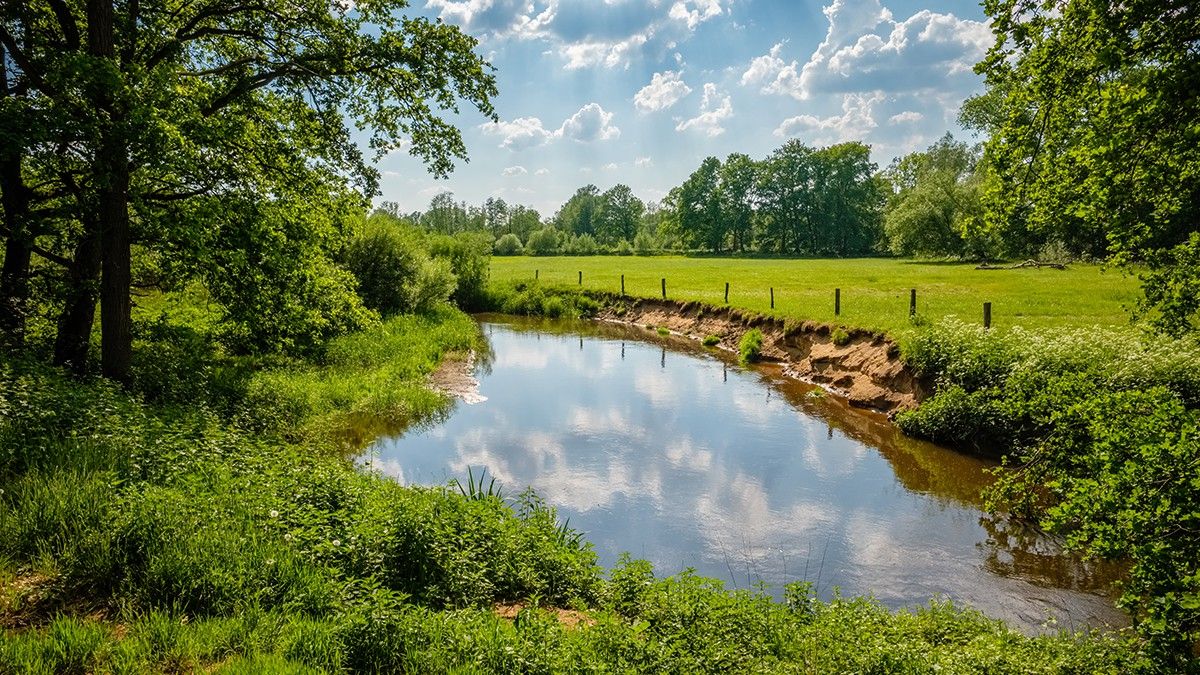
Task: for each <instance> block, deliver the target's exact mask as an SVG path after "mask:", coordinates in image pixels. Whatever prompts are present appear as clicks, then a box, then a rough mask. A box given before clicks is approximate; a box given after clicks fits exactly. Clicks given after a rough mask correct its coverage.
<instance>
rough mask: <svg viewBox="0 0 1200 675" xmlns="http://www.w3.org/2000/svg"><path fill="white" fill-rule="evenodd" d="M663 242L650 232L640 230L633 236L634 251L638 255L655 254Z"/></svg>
mask: <svg viewBox="0 0 1200 675" xmlns="http://www.w3.org/2000/svg"><path fill="white" fill-rule="evenodd" d="M661 247H662V244H661V243H660V242H659V241H658V240H657V239H655V238H654V236H653V235H651V234H650V233H648V232H638V233H637V234H635V235H634V236H633V251H634V253H636V254H638V255H654V254H655V253H657V252H658V250H659V249H660V248H661Z"/></svg>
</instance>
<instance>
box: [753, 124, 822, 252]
mask: <svg viewBox="0 0 1200 675" xmlns="http://www.w3.org/2000/svg"><path fill="white" fill-rule="evenodd" d="M813 153H814V150H813V149H812V148H810V147H808V146H807V145H805V144H804V143H802V142H801V141H798V140H791V141H788V142H787V143H785V144H784V145H783V146H782V147H780V148H779V149H777V150H776V151H775V152H773V153H771V156H770V157H768V158H767V159H766V160H765V161H764V162H763V164H762V168H761V171H760V172H759V180H758V187H757V190H758V194H759V200H760V207H759V221H760V223H761V231H760V234H759V238H760V241H761V242H762V245H763V248H764V250H769V251H774V252H775V253H799V252H801V251H803V250H805V247H806V244H807V242H811V241H812V240H813V239H814V238H815V227H814V224H813V214H814V211H815V207H816V205H815V203H814V189H815V185H816V183H815V170H814V160H813Z"/></svg>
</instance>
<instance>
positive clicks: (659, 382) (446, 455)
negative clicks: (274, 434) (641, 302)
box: [363, 317, 1124, 631]
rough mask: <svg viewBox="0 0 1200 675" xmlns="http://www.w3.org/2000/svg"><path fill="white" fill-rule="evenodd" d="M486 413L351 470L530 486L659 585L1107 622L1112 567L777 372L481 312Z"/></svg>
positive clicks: (1113, 617) (953, 468) (690, 347)
mask: <svg viewBox="0 0 1200 675" xmlns="http://www.w3.org/2000/svg"><path fill="white" fill-rule="evenodd" d="M482 330H483V331H484V334H485V335H486V336H487V339H488V342H489V343H490V345H491V354H488V355H485V356H484V357H482V358H480V360H479V362H478V364H477V368H476V371H477V372H476V376H477V377H478V379H479V383H480V391H479V394H480V395H481V396H482V397H484V398H485V399H486V400H483V401H482V402H479V403H475V404H473V405H465V404H461V403H460V404H458V405H457V406H456V407H455V409H454V410H453V411H452V412H451V414H450V415H449V416H448V418H447V419H446V420H445V421H444V422H441V423H439V424H437V425H434V426H429V427H426V428H422V429H413V430H410V431H409V432H407V433H405V434H403V435H400V436H395V437H386V438H381V439H379V440H377V441H376V442H375V443H374V444H373V445H372V446H371V447H370V449H369V451H368V453H367V455H366V456H364V458H363V461H364V462H369V463H371V464H372V465H373V466H374V467H375V468H377V469H379V470H381V471H383V472H385V473H387V474H390V475H392V476H394V477H395V478H396V479H397V480H400V481H402V482H405V483H415V484H438V483H445V482H446V481H448V480H449V479H451V478H455V477H465V476H466V474H467V470H468V468H471V469H472V470H473V471H474V473H475V474H476V475H478V473H479V471H480V470H481V469H486V470H487V472H488V474H489V475H491V476H495V477H496V478H497V479H498V480H497V482H498V483H500V484H502V485H503V487H504V489H505V492H506V494H508V495H515V494H516V493H517V492H519V491H520V490H522V489H524V488H525V487H527V486H529V487H532V488H533V489H534V490H536V491H537V492H538V494H540V495H541V496H543V497H544V498H545V499H546V500H547V501H548V502H549V503H551V504H552V505H554V506H556V507H557V508H558V511H559V515H560V517H562V518H570V524H571V526H572V527H574V528H576V529H579V530H582V531H583V532H585V533H586V535H587V539H588V540H589V541H591V542H592V543H593V544H594V546H595V549H596V552H597V553H598V555H599V558H600V562H601V563H602V564H605V565H611V564H612V563H613V562H615V561H616V560H617V558H618V557H619V556H620V554H621V553H622V552H625V551H628V552H630V553H631V554H632V555H633V556H634V557H641V558H646V559H648V560H650V561H652V562H653V563H654V564H655V567H656V569H657V570H658V572H659V573H660V574H670V573H674V572H678V571H680V570H683V569H685V568H695V570H696V571H697V572H698V573H700V574H703V575H706V576H712V577H717V578H721V579H724V580H725V582H726V584H727V586H729V587H739V588H747V587H752V586H753V585H754V584H756V583H758V582H765V583H766V584H768V585H769V587H770V590H771V591H772V592H774V593H776V594H777V595H778V594H779V593H780V592H781V586H782V585H783V584H784V583H786V582H789V581H794V580H808V581H811V582H813V583H814V584H816V585H817V587H818V590H819V592H820V593H821V595H822V596H824V597H829V596H830V595H831V594H832V592H833V588H834V587H840V588H841V591H842V593H843V594H850V595H859V594H872V593H873V594H874V595H875V597H877V598H878V599H879V600H881V601H882V602H884V603H885V604H887V605H889V606H893V607H898V606H911V605H920V604H924V603H927V602H928V600H929V599H930V598H931V597H933V596H935V595H942V596H947V597H950V598H952V599H954V600H956V601H962V602H965V603H967V604H970V605H972V606H974V607H977V608H979V609H981V610H983V611H984V612H986V613H987V614H989V615H991V616H995V617H999V618H1004V619H1007V620H1009V621H1012V622H1014V623H1015V624H1016V625H1018V626H1020V627H1022V628H1024V629H1025V630H1028V631H1036V630H1038V629H1039V627H1040V626H1042V625H1043V624H1044V623H1045V622H1046V620H1047V619H1048V618H1053V619H1054V620H1055V621H1057V623H1058V625H1059V626H1076V627H1078V626H1080V625H1083V624H1088V625H1103V624H1114V625H1115V624H1122V623H1124V621H1123V619H1122V616H1121V615H1120V613H1119V612H1117V611H1116V610H1114V609H1113V608H1112V601H1111V599H1110V597H1109V595H1108V593H1107V590H1106V589H1107V588H1108V586H1109V583H1110V581H1111V578H1112V571H1111V570H1109V569H1104V568H1097V567H1094V566H1084V565H1081V564H1079V563H1078V562H1076V561H1073V560H1071V559H1069V558H1067V557H1065V556H1063V555H1061V554H1060V553H1059V552H1058V550H1057V548H1056V547H1055V546H1054V545H1053V542H1050V541H1048V540H1047V539H1046V538H1044V537H1039V536H1037V535H1034V534H1032V533H1029V532H1025V531H1022V530H1021V529H1020V528H1017V527H1016V526H1014V525H1011V524H1007V523H1004V522H998V521H995V520H993V519H991V518H989V517H987V516H986V515H985V514H984V513H983V512H982V511H981V510H980V508H981V507H980V500H979V491H980V489H981V488H983V487H984V486H985V485H986V483H987V474H986V473H985V471H986V470H987V469H988V468H990V466H991V465H990V464H989V463H987V462H985V461H983V460H979V459H976V458H973V457H968V456H965V455H962V454H959V453H955V452H952V451H949V450H945V449H942V448H938V447H936V446H933V445H930V444H927V443H920V442H916V441H913V440H911V439H907V438H905V437H903V436H902V435H901V434H900V433H899V432H898V431H896V430H895V429H894V428H893V427H892V426H891V425H890V424H888V423H887V421H886V420H885V419H884V418H883V417H882V416H880V415H877V414H874V413H869V412H864V411H859V410H854V409H851V408H849V407H847V406H846V405H845V404H844V403H842V402H840V401H839V400H837V399H836V398H835V397H832V396H823V395H821V393H820V392H819V390H816V389H814V388H813V387H810V386H808V385H805V384H802V383H799V382H796V381H794V380H790V379H788V378H784V377H783V376H782V375H781V374H780V373H779V371H778V369H776V368H771V367H763V368H753V369H742V368H739V367H737V366H736V365H734V363H733V362H732V361H730V360H729V358H728V357H727V356H725V355H723V354H718V353H714V352H712V351H710V350H704V349H702V348H698V347H696V346H695V345H694V343H691V342H690V341H686V340H682V339H678V338H661V337H659V336H658V335H656V334H655V333H653V332H652V331H648V330H644V329H631V328H626V327H620V326H606V325H600V324H594V323H571V324H564V323H546V322H541V323H539V322H530V321H524V320H521V321H518V320H514V319H508V318H498V317H489V318H487V319H485V320H484V321H483V322H482Z"/></svg>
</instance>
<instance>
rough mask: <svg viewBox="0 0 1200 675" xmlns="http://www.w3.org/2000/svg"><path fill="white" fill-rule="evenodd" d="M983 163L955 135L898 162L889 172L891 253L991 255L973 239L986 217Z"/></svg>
mask: <svg viewBox="0 0 1200 675" xmlns="http://www.w3.org/2000/svg"><path fill="white" fill-rule="evenodd" d="M978 163H979V150H978V148H973V147H971V146H970V145H968V144H966V143H963V142H960V141H956V140H954V137H953V136H951V135H950V134H946V135H945V136H943V137H942V138H941V139H940V140H938V141H937V142H936V143H934V144H933V145H931V146H929V148H928V149H926V150H923V151H918V152H913V153H910V154H908V155H905V156H904V157H901V158H898V159H897V160H896V161H894V162H892V164H891V166H889V167H888V168H887V169H885V170H884V172H883V178H884V180H885V181H886V182H887V186H888V188H890V190H891V194H890V196H889V199H888V204H887V209H886V214H885V220H884V226H885V230H886V233H887V246H888V249H889V250H890V251H891V252H892V253H894V254H896V255H901V256H913V255H921V256H960V257H961V256H971V257H986V256H987V255H988V254H989V253H990V252H991V251H990V250H989V249H988V247H986V246H983V247H980V246H979V245H978V243H977V239H976V238H973V237H972V236H971V233H972V232H974V231H975V229H976V228H975V225H976V223H977V221H978V218H979V215H980V214H979V211H980V199H979V193H980V183H981V178H980V177H979V175H978V174H977V173H976V166H977V165H978ZM972 244H975V245H974V246H972Z"/></svg>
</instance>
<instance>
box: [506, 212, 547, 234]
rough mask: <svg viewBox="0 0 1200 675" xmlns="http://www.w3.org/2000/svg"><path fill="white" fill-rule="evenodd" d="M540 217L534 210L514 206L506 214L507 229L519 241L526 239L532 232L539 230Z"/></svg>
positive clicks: (540, 224)
mask: <svg viewBox="0 0 1200 675" xmlns="http://www.w3.org/2000/svg"><path fill="white" fill-rule="evenodd" d="M541 227H542V216H541V214H539V213H538V212H537V211H536V210H534V209H531V208H529V207H527V206H522V205H520V204H514V205H513V206H512V207H511V208H510V209H509V212H508V229H509V231H510V232H512V233H513V234H515V235H517V237H519V238H521V239H528V238H529V235H530V234H531V233H532V232H533V231H534V230H538V229H541Z"/></svg>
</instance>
